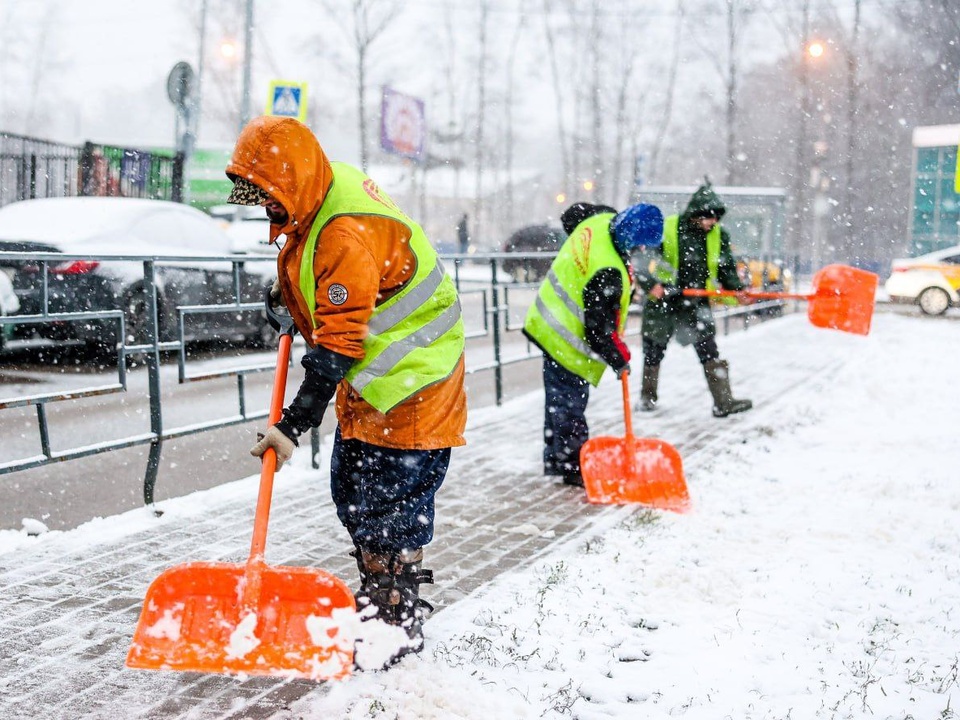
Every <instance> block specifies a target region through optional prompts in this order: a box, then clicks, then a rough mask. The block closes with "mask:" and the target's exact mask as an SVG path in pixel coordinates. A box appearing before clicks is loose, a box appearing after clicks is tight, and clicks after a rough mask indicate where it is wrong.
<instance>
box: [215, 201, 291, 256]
mask: <svg viewBox="0 0 960 720" xmlns="http://www.w3.org/2000/svg"><path fill="white" fill-rule="evenodd" d="M207 212H208V213H210V216H211V217H213V218H215V219H216V220H218V221H219V222H220V226H221V227H222V228H223V230H224V232H226V233H227V236H228V237H229V238H230V241H231V242H230V247H231V250H232V251H233V252H236V253H253V254H260V253H268V254H271V253H272V254H273V255H274V256H276V253H277V251H276V249H275V248H272V247H270V220H269V219H268V218H267V213H266V211H265V210H264V209H263V208H262V207H260V206H253V207H250V206H246V205H214V206H213V207H211V208H210V209H209V210H208V211H207Z"/></svg>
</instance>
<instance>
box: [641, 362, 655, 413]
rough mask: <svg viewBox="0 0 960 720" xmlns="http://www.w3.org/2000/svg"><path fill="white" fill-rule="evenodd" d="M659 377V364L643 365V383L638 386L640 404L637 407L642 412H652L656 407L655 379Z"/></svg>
mask: <svg viewBox="0 0 960 720" xmlns="http://www.w3.org/2000/svg"><path fill="white" fill-rule="evenodd" d="M659 379H660V366H659V365H647V364H644V366H643V383H642V384H641V386H640V405H639V407H638V408H637V409H638V410H641V411H642V412H653V411H654V410H656V409H657V381H658V380H659Z"/></svg>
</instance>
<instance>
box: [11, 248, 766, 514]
mask: <svg viewBox="0 0 960 720" xmlns="http://www.w3.org/2000/svg"><path fill="white" fill-rule="evenodd" d="M513 257H518V258H519V259H520V260H521V262H524V263H533V262H535V261H537V260H540V259H542V257H543V254H541V253H527V254H520V255H515V256H511V255H507V254H503V253H491V254H488V255H482V256H481V255H473V256H467V255H444V256H442V258H443V261H444V263H445V265H446V267H447V271H448V272H449V273H450V274H451V275H452V277H453V279H454V282H455V283H456V286H457V289H458V291H459V294H460V298H461V304H462V307H463V312H464V324H465V330H466V338H467V352H466V356H467V357H466V359H467V370H466V371H467V373H468V374H470V375H474V374H477V373H482V374H489V375H491V376H492V381H493V385H494V390H495V394H494V397H495V402H496V404H498V405H499V404H501V403H502V402H503V400H504V398H505V394H506V388H505V384H504V372H505V370H506V369H507V368H508V367H510V366H513V365H516V364H519V363H525V362H529V361H534V360H538V359H539V358H540V357H541V354H540V351H539V350H537V349H536V348H535V347H533V346H531V344H530V343H529V342H528V341H527V340H526V338H525V337H523V335H522V333H521V330H522V327H523V317H524V315H525V313H526V310H527V307H528V306H529V305H530V303H531V302H533V301H534V299H535V297H536V293H537V288H538V286H539V283H538V282H518V281H517V280H516V279H515V278H514V277H512V276H511V274H509V273H507V272H505V271H504V270H503V269H502V264H503V262H504V261H505V260H507V259H511V258H513ZM109 259H110V261H112V262H125V263H128V264H129V265H130V266H131V268H132V269H136V272H137V274H138V275H139V280H136V282H135V284H136V285H137V286H138V287H140V288H141V289H142V299H143V302H140V303H133V304H130V303H124V304H122V305H118V306H116V307H111V308H107V307H103V308H89V309H87V310H85V311H81V312H77V311H67V310H63V309H57V308H55V307H54V303H53V302H52V299H51V297H50V295H51V291H50V282H49V279H50V268H51V266H53V265H58V264H62V262H63V261H64V260H71V261H73V260H78V261H99V260H105V258H104V257H98V256H81V255H65V254H59V253H56V254H53V253H13V252H4V253H0V272H3V268H4V267H12V266H15V264H16V263H18V262H23V261H29V262H30V263H31V264H32V265H35V266H36V267H39V268H41V271H42V276H43V277H44V278H45V280H44V282H43V283H42V284H41V286H40V287H41V289H42V296H41V298H40V302H39V305H38V308H37V309H35V310H29V309H24V308H21V311H20V313H19V314H13V315H6V316H4V315H0V329H4V328H10V329H16V330H18V331H22V330H24V329H25V328H35V329H37V330H39V331H44V330H49V331H51V332H52V333H53V334H52V335H50V337H59V336H60V334H61V333H62V331H63V329H64V327H65V326H67V325H81V326H88V325H90V324H91V323H97V324H98V326H102V327H103V328H110V327H116V328H117V329H118V330H117V332H116V333H115V337H116V338H118V341H116V342H114V341H111V347H112V348H113V350H112V351H113V352H114V353H115V362H113V363H110V364H109V368H110V369H106V370H105V372H102V373H97V374H96V375H94V376H93V379H92V382H91V383H90V384H89V385H84V386H82V387H69V388H64V389H61V390H55V391H52V392H40V393H34V394H29V393H28V394H20V395H16V396H10V397H7V396H4V395H3V394H2V393H0V431H2V432H3V433H5V434H7V435H9V434H10V433H13V432H14V428H16V433H17V435H19V436H20V437H21V438H26V437H27V436H26V434H25V433H24V424H25V423H26V424H27V425H30V424H33V425H34V429H35V430H34V431H35V433H36V435H35V440H36V442H35V443H32V442H31V443H29V444H30V445H31V446H32V448H33V449H31V450H30V451H27V452H24V453H22V454H21V453H18V452H14V453H13V456H12V457H6V455H5V456H4V457H3V458H0V476H3V475H7V474H10V473H14V472H17V471H21V470H27V469H31V468H36V467H40V466H43V465H49V464H51V463H55V462H64V461H68V460H72V459H76V458H81V457H87V456H91V455H96V454H99V453H103V452H108V451H111V450H118V449H121V448H129V447H133V446H137V445H148V446H149V454H148V459H147V467H146V471H145V474H144V485H143V498H144V502H145V503H146V504H148V505H150V504H153V498H154V487H155V484H156V481H157V471H158V468H159V464H160V454H161V449H162V447H163V444H164V441H167V440H171V439H174V438H179V437H184V436H186V435H193V434H196V433H200V432H205V431H208V430H213V429H216V428H222V427H227V426H231V425H237V424H240V423H245V422H250V421H252V420H259V419H262V418H263V417H265V416H266V411H265V410H256V411H255V410H251V408H250V405H251V403H250V401H249V399H248V392H247V391H248V388H247V379H248V378H249V376H251V375H253V374H257V373H263V372H269V371H272V370H273V369H274V364H273V362H274V361H273V359H272V358H271V359H270V360H269V361H268V362H262V361H254V362H250V361H249V359H247V360H244V359H243V358H236V359H233V360H228V361H227V362H225V363H224V364H223V365H218V366H217V368H216V369H211V368H209V367H207V366H205V365H204V366H202V367H200V368H198V367H196V366H195V365H194V364H193V363H192V362H190V361H189V357H188V353H187V338H188V332H187V328H188V327H189V324H190V322H191V321H192V320H197V319H198V318H202V317H203V318H208V319H211V318H217V317H222V316H223V315H224V314H226V315H227V316H232V317H234V318H236V317H237V316H239V315H241V314H242V315H246V316H252V317H254V318H255V317H257V316H259V315H260V314H261V313H262V302H261V301H259V300H257V301H255V302H251V299H252V295H251V294H250V292H248V291H247V290H245V288H249V283H247V282H246V281H245V280H244V278H246V277H247V273H248V271H249V270H250V269H251V266H260V267H263V266H264V265H267V266H268V267H272V265H273V263H274V262H275V261H274V259H273V258H272V257H270V256H257V257H254V256H237V255H233V256H210V257H195V256H189V257H172V256H163V257H141V256H128V257H119V256H111V257H110V258H109ZM171 262H173V263H179V264H181V265H182V264H184V263H191V264H198V263H199V264H211V263H213V264H216V263H221V264H222V263H228V264H229V267H230V268H231V269H230V271H229V272H228V273H226V274H225V277H226V278H229V280H228V281H227V282H226V283H225V285H224V288H223V290H224V292H223V293H221V295H220V297H218V300H217V301H216V303H211V304H203V305H190V304H186V303H184V302H183V301H180V300H177V299H176V298H164V297H162V293H161V291H160V289H159V288H158V282H157V276H158V273H160V272H162V269H163V267H164V266H165V265H169V264H170V263H171ZM254 274H255V275H258V276H259V277H260V279H261V280H262V278H263V274H262V273H254ZM211 276H212V275H211ZM215 284H217V285H219V284H220V283H215ZM256 287H257V288H258V290H259V291H261V292H262V289H263V284H262V283H261V284H260V285H257V286H256ZM257 297H259V295H257ZM164 306H166V313H164V312H162V310H163V308H164ZM783 307H784V303H783V302H782V301H774V302H764V303H757V304H754V305H748V306H744V307H717V308H716V310H715V315H716V317H717V320H718V324H719V326H720V329H721V332H723V333H727V332H729V330H730V329H731V327H742V328H744V329H745V328H747V327H749V326H750V325H751V324H752V323H754V322H760V321H763V320H766V319H770V318H773V317H776V316H778V315H779V314H780V312H781V311H782V310H783ZM24 313H29V314H24ZM164 317H166V321H164V320H163V318H164ZM131 327H136V328H138V330H137V331H136V332H131V331H130V328H131ZM18 334H22V333H18ZM41 334H43V333H42V332H41ZM639 334H640V314H639V308H637V307H634V308H632V309H631V313H630V318H629V319H628V324H627V331H626V332H625V335H626V336H628V337H636V336H638V335H639ZM0 337H2V336H0ZM253 339H255V340H258V339H259V340H262V342H257V344H256V345H254V347H262V346H264V345H267V346H270V345H271V344H272V343H271V342H270V341H269V340H268V339H267V338H262V337H260V336H258V335H254V336H253ZM0 347H2V345H0ZM161 353H163V354H164V355H167V356H170V355H175V356H176V359H177V364H178V373H177V379H178V381H179V383H180V384H184V383H193V382H202V381H208V380H213V379H215V378H230V379H233V380H234V381H235V383H236V398H235V400H236V404H235V406H234V407H232V408H226V407H224V408H222V410H223V411H224V413H225V414H223V415H220V416H219V417H216V418H212V419H208V420H206V421H203V422H195V421H194V422H190V423H189V424H185V425H180V426H176V427H170V426H169V424H168V423H166V422H164V416H165V412H164V406H163V403H162V389H163V383H162V376H161ZM0 354H2V353H0ZM128 357H137V358H140V362H141V364H142V365H144V366H145V370H146V373H147V375H148V382H147V383H146V387H145V393H146V397H142V396H141V397H140V398H139V399H140V400H141V401H143V402H144V403H145V404H146V406H147V408H148V417H149V428H134V426H133V425H131V424H130V423H122V425H123V428H124V430H125V431H131V434H125V432H121V433H119V436H117V437H112V438H110V439H108V440H101V441H98V442H83V441H81V442H77V440H81V438H74V439H73V440H70V439H64V438H63V437H61V436H60V434H59V433H58V432H57V428H55V427H53V426H52V425H51V423H50V422H49V420H48V416H50V415H52V414H53V413H54V409H55V407H56V406H58V405H63V404H67V403H77V402H80V401H83V400H84V399H85V398H94V397H95V398H101V397H104V396H109V395H113V394H116V393H128V392H129V388H128V372H127V359H128ZM2 366H3V359H2V358H0V367H2ZM24 409H26V410H27V411H28V412H27V413H26V414H25V415H17V416H16V417H15V418H11V419H10V420H9V421H8V418H10V413H11V412H13V413H22V412H24ZM30 410H32V411H33V413H35V418H33V423H31V419H30V417H29V415H30V413H29V411H30ZM135 429H136V430H139V432H136V431H134V430H135ZM311 447H312V455H313V458H314V467H317V466H318V465H317V462H318V457H319V452H320V437H319V433H318V432H316V431H314V432H313V433H311Z"/></svg>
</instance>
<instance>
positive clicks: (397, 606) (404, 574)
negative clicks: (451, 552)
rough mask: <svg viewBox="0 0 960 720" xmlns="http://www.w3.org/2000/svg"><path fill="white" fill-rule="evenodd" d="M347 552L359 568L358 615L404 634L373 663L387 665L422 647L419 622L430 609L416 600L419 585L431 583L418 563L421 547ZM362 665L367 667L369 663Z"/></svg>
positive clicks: (422, 601)
mask: <svg viewBox="0 0 960 720" xmlns="http://www.w3.org/2000/svg"><path fill="white" fill-rule="evenodd" d="M351 554H352V555H353V556H354V557H356V558H357V567H358V568H359V569H360V590H359V591H358V592H357V593H356V600H357V611H358V612H359V613H360V615H361V618H362V619H363V620H364V621H370V620H381V621H383V622H384V623H386V624H387V625H390V626H392V627H394V628H397V629H400V630H402V631H403V634H404V635H405V637H402V641H401V642H399V643H394V645H393V647H391V648H389V652H388V653H387V655H386V656H385V657H382V658H379V659H376V660H375V661H374V662H373V664H374V665H379V666H381V667H388V666H389V665H392V664H393V663H395V662H397V661H398V660H399V659H400V658H402V657H403V656H404V655H407V654H408V653H411V652H420V650H422V649H423V621H424V619H425V618H426V616H427V615H429V613H430V612H431V611H432V610H433V607H432V606H431V605H430V603H428V602H427V601H425V600H421V599H420V584H421V583H432V582H433V572H432V571H430V570H424V569H423V568H422V566H421V563H422V562H423V548H416V549H414V550H402V551H400V552H399V553H393V554H390V553H374V552H368V551H366V550H362V549H357V550H356V551H354V552H353V553H351ZM364 642H365V641H364ZM361 644H363V643H361ZM363 650H366V649H361V648H360V647H359V646H358V649H357V653H358V655H362V654H363V652H362V651H363ZM367 654H368V655H369V653H367ZM381 661H382V662H381ZM362 667H364V668H365V669H371V667H370V666H369V664H365V665H363V666H362Z"/></svg>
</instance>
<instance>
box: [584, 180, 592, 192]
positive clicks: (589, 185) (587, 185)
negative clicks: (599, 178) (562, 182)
mask: <svg viewBox="0 0 960 720" xmlns="http://www.w3.org/2000/svg"><path fill="white" fill-rule="evenodd" d="M583 189H584V190H586V191H587V192H590V191H591V190H593V180H584V181H583Z"/></svg>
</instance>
